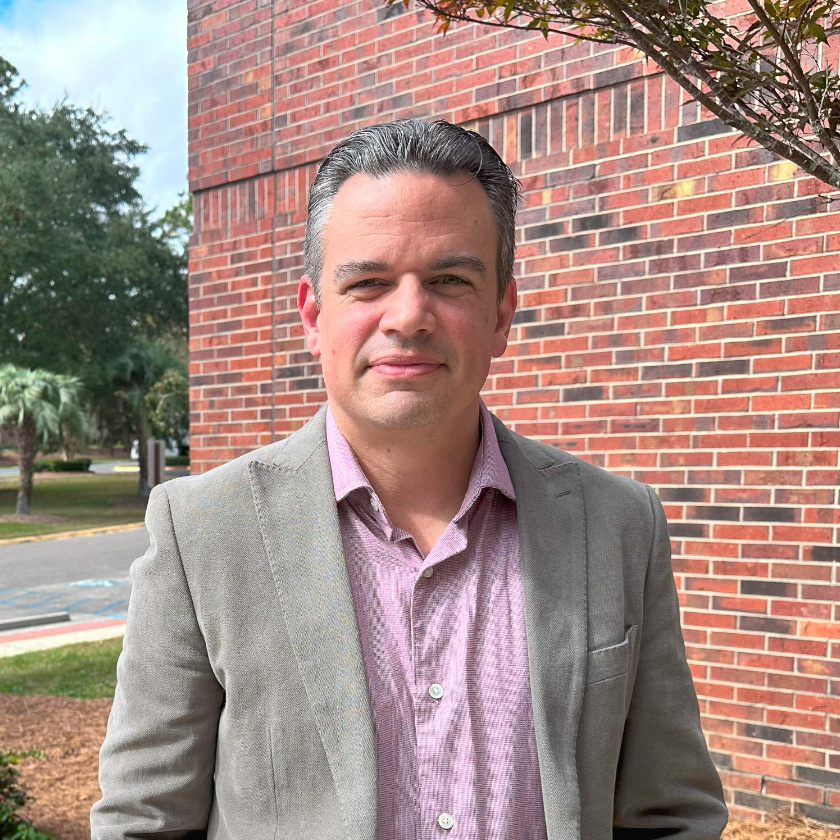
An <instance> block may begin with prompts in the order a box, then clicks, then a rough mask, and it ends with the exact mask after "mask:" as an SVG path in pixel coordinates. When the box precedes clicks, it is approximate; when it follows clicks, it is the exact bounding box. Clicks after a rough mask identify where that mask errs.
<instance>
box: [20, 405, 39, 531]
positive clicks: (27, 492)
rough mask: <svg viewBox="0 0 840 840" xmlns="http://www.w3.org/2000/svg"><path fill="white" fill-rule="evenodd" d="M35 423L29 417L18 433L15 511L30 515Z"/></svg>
mask: <svg viewBox="0 0 840 840" xmlns="http://www.w3.org/2000/svg"><path fill="white" fill-rule="evenodd" d="M35 437H36V433H35V423H34V422H33V421H32V420H30V419H29V418H28V417H27V418H26V419H25V420H24V421H23V424H22V425H21V426H20V429H19V433H18V470H19V472H20V477H19V480H18V493H17V506H16V508H15V513H17V514H20V515H23V516H28V515H29V503H30V501H31V499H32V468H33V466H34V463H35Z"/></svg>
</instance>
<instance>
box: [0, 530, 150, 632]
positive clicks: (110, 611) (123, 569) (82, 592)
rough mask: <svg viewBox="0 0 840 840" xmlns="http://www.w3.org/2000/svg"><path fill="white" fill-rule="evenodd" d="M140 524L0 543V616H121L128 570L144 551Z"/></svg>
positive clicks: (145, 538)
mask: <svg viewBox="0 0 840 840" xmlns="http://www.w3.org/2000/svg"><path fill="white" fill-rule="evenodd" d="M148 545H149V537H148V534H147V533H146V528H145V527H144V526H142V525H141V526H139V527H137V528H131V529H128V530H121V531H111V532H108V533H100V534H88V535H85V536H74V537H64V538H61V539H49V540H43V541H37V542H25V543H16V544H11V545H0V619H9V618H23V617H25V616H30V615H42V614H44V613H53V612H69V613H70V617H71V619H73V620H91V619H93V618H123V617H124V616H125V614H126V611H127V609H128V595H129V591H130V583H129V577H128V569H129V566H130V565H131V563H132V561H133V560H134V559H135V558H136V557H139V556H140V555H142V554H143V552H145V550H146V548H147V547H148Z"/></svg>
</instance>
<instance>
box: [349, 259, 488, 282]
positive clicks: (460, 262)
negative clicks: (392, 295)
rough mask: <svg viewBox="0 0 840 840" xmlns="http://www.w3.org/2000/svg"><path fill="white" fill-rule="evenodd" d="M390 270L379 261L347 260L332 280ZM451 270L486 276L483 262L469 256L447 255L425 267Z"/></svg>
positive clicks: (429, 269) (433, 269) (485, 267)
mask: <svg viewBox="0 0 840 840" xmlns="http://www.w3.org/2000/svg"><path fill="white" fill-rule="evenodd" d="M390 268H391V267H390V266H389V265H388V263H386V262H381V261H379V260H348V261H347V262H345V263H341V265H339V266H337V267H336V269H335V273H334V275H333V278H334V280H335V281H336V282H341V281H342V280H346V279H348V278H350V277H355V276H356V275H357V274H370V273H376V272H383V273H384V272H387V271H389V270H390ZM453 268H466V269H468V270H470V271H474V272H475V273H476V274H478V275H480V276H481V277H482V278H483V277H486V276H487V266H486V265H484V261H483V260H480V259H479V258H478V257H474V256H472V255H471V254H447V255H446V256H443V257H440V258H439V259H436V260H434V262H431V263H429V265H428V266H426V269H427V270H428V271H449V270H450V269H453Z"/></svg>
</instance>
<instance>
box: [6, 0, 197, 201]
mask: <svg viewBox="0 0 840 840" xmlns="http://www.w3.org/2000/svg"><path fill="white" fill-rule="evenodd" d="M186 18H187V12H186V3H181V2H177V0H142V1H141V2H136V0H135V2H132V0H11V2H6V3H5V4H4V7H3V8H2V10H1V11H0V55H2V56H3V57H4V58H6V59H7V60H8V61H10V62H11V63H12V64H14V65H15V66H16V67H17V69H18V72H19V73H20V75H21V76H22V77H23V78H24V79H25V80H26V82H27V85H28V87H27V88H25V89H24V92H23V98H24V100H25V101H27V102H29V103H31V104H38V105H41V106H49V105H52V104H54V103H55V102H57V101H58V100H60V99H61V98H62V97H63V96H65V95H66V96H67V98H68V100H69V101H70V102H72V103H73V104H75V105H81V106H91V107H93V108H95V109H96V110H97V111H106V112H107V113H108V114H109V115H110V117H111V122H110V127H111V128H112V129H119V128H125V129H126V130H127V131H128V133H129V135H130V136H132V137H134V138H135V139H137V140H139V141H141V142H142V143H145V144H146V145H147V146H149V151H148V152H147V153H146V154H145V155H143V156H142V157H140V158H139V159H138V161H137V162H138V164H139V166H140V170H141V176H140V182H139V188H140V191H141V193H142V195H143V197H144V199H145V200H146V204H147V205H148V206H150V207H151V206H157V208H158V210H159V211H162V210H165V209H166V208H167V207H169V206H170V205H172V204H174V203H175V201H176V199H177V194H178V193H179V192H180V191H182V190H185V189H186V187H187V179H186V176H187V149H186V145H187V47H186V44H187V20H186Z"/></svg>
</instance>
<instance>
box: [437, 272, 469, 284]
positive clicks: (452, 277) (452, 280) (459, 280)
mask: <svg viewBox="0 0 840 840" xmlns="http://www.w3.org/2000/svg"><path fill="white" fill-rule="evenodd" d="M434 282H435V283H437V284H438V285H441V286H456V287H457V286H469V285H471V284H470V281H469V280H467V279H466V278H464V277H459V276H458V275H457V274H442V275H441V276H440V277H436V278H435V280H434Z"/></svg>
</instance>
